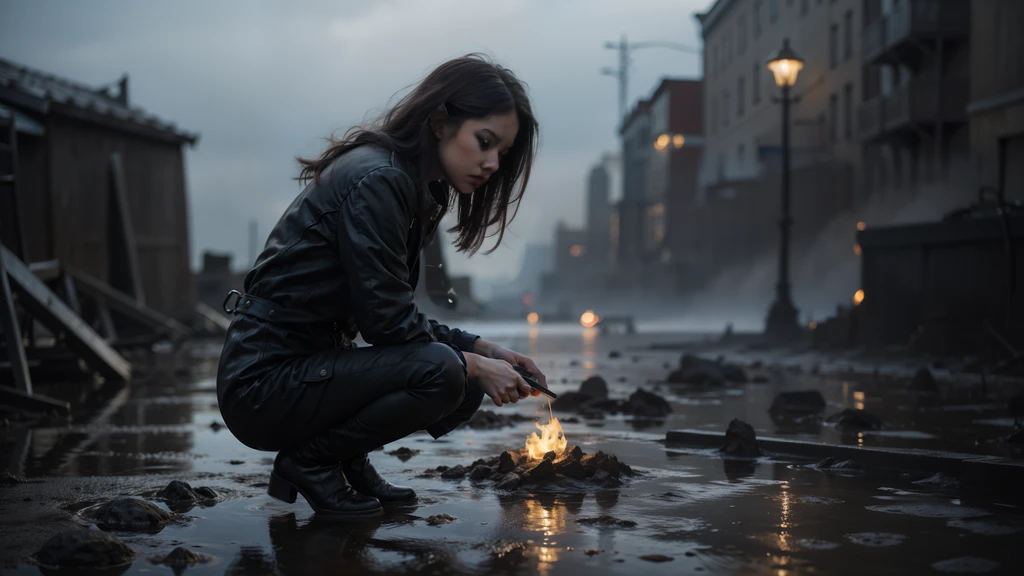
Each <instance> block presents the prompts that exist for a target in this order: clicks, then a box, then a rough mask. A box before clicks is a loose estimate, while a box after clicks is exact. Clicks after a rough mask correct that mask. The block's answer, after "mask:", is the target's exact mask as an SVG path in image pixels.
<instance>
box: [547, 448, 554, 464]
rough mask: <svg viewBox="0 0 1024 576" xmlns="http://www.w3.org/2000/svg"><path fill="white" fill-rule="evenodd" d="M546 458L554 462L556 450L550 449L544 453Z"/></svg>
mask: <svg viewBox="0 0 1024 576" xmlns="http://www.w3.org/2000/svg"><path fill="white" fill-rule="evenodd" d="M544 460H551V461H552V462H554V461H555V451H554V450H548V451H547V452H545V453H544Z"/></svg>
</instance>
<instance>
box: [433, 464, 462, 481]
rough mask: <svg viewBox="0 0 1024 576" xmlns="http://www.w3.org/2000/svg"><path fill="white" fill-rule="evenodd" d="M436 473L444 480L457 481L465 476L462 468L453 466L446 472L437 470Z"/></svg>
mask: <svg viewBox="0 0 1024 576" xmlns="http://www.w3.org/2000/svg"><path fill="white" fill-rule="evenodd" d="M439 468H440V467H439ZM438 472H440V473H441V478H444V479H446V480H457V479H460V478H463V477H465V476H466V469H465V468H464V467H462V466H455V467H453V468H448V469H447V470H440V469H438Z"/></svg>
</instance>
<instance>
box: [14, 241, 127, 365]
mask: <svg viewBox="0 0 1024 576" xmlns="http://www.w3.org/2000/svg"><path fill="white" fill-rule="evenodd" d="M0 250H2V255H3V262H4V267H5V268H6V270H7V276H8V277H9V278H10V280H11V287H12V288H14V289H16V290H17V291H18V293H19V294H21V295H22V296H23V298H22V299H21V300H20V303H21V305H22V307H23V308H25V309H26V310H28V311H29V312H30V313H31V314H32V316H33V317H35V318H36V319H37V320H38V321H39V322H41V323H42V324H43V325H45V326H46V327H47V328H49V329H50V331H51V332H53V333H54V334H56V333H58V332H61V331H63V332H64V334H65V338H66V340H67V346H68V348H70V349H71V350H72V351H74V352H75V353H77V354H78V355H79V356H80V357H81V358H82V359H83V360H85V362H86V364H88V365H89V366H90V367H91V368H92V369H93V370H95V371H97V372H99V373H100V374H101V375H102V376H103V377H105V378H108V379H114V380H122V381H127V380H129V379H130V378H131V375H132V367H131V364H129V363H128V361H127V360H125V359H124V358H123V357H122V356H121V355H120V354H118V353H117V351H116V350H114V349H113V348H112V347H111V346H110V345H109V344H107V343H106V342H105V341H104V340H103V337H102V336H100V335H99V334H97V333H96V332H95V331H93V329H92V328H90V327H89V325H88V324H86V323H85V322H84V321H83V320H82V319H81V318H80V317H79V316H78V315H77V314H75V313H74V311H72V310H71V309H70V308H69V307H68V306H67V304H65V303H64V302H63V301H61V299H60V298H58V297H57V295H56V294H54V293H53V291H51V290H50V289H49V288H48V287H47V286H46V284H44V283H43V281H42V280H40V279H39V278H38V277H36V275H35V274H33V273H32V271H31V270H30V269H29V267H28V266H26V265H25V263H24V262H22V261H21V260H19V259H18V258H17V257H15V256H14V254H13V253H11V251H10V250H8V249H7V248H6V247H2V246H0Z"/></svg>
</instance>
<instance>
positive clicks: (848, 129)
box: [843, 83, 853, 141]
mask: <svg viewBox="0 0 1024 576" xmlns="http://www.w3.org/2000/svg"><path fill="white" fill-rule="evenodd" d="M843 128H844V130H843V136H844V137H845V138H846V140H847V141H849V140H853V84H849V83H847V84H846V86H843Z"/></svg>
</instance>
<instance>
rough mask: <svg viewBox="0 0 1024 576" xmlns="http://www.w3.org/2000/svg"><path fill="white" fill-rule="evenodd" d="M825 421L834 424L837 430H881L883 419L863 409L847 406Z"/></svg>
mask: <svg viewBox="0 0 1024 576" xmlns="http://www.w3.org/2000/svg"><path fill="white" fill-rule="evenodd" d="M825 422H827V423H829V424H832V425H834V426H835V427H836V429H837V430H840V431H843V432H859V431H862V430H881V429H882V420H881V419H880V418H879V417H878V416H875V415H874V414H871V413H870V412H865V411H863V410H854V409H852V408H847V409H845V410H843V411H842V412H836V413H835V414H833V415H831V416H829V417H828V418H826V419H825Z"/></svg>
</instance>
